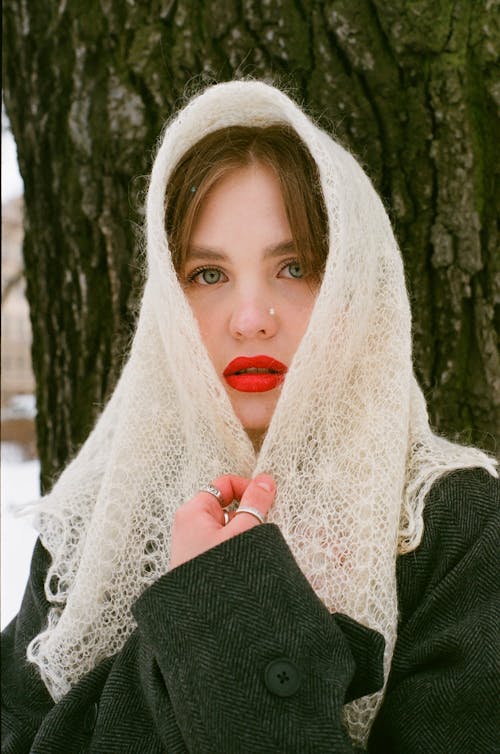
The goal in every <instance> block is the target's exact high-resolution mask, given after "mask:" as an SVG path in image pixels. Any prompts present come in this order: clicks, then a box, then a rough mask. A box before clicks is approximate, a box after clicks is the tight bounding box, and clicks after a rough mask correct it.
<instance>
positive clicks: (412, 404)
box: [28, 81, 496, 744]
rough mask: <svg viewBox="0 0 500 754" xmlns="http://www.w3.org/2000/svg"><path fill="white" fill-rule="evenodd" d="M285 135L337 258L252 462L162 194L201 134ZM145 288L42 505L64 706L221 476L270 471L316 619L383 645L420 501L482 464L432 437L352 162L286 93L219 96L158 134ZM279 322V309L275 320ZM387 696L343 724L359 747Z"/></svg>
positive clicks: (371, 207)
mask: <svg viewBox="0 0 500 754" xmlns="http://www.w3.org/2000/svg"><path fill="white" fill-rule="evenodd" d="M274 123H285V124H288V125H289V126H291V127H292V128H293V129H294V130H295V131H296V132H297V134H298V135H299V136H300V137H301V139H302V140H303V141H304V143H305V144H306V145H307V147H308V149H309V151H310V153H311V155H312V157H313V158H314V160H315V161H316V163H317V165H318V169H319V173H320V178H321V185H322V190H323V194H324V198H325V203H326V207H327V211H328V221H329V234H330V240H329V256H328V261H327V264H326V269H325V273H324V278H323V281H322V285H321V288H320V291H319V293H318V297H317V300H316V303H315V306H314V309H313V312H312V315H311V319H310V322H309V326H308V329H307V331H306V333H305V335H304V337H303V339H302V341H301V343H300V346H299V348H298V350H297V352H296V354H295V356H294V358H293V361H292V364H291V366H290V369H289V371H288V374H287V377H286V380H285V383H284V386H283V389H282V393H281V396H280V398H279V401H278V404H277V406H276V410H275V412H274V415H273V418H272V421H271V424H270V426H269V429H268V432H267V434H266V437H265V439H264V442H263V445H262V448H261V450H260V453H259V454H258V455H256V453H255V451H254V449H253V446H252V444H251V442H250V440H249V438H248V436H247V434H246V433H245V431H244V430H243V428H242V426H241V424H240V422H239V420H238V419H237V417H236V416H235V414H234V412H233V409H232V407H231V404H230V401H229V399H228V397H227V394H226V391H225V389H224V387H223V385H222V384H221V382H220V380H219V379H218V377H217V375H216V372H215V370H214V368H213V366H212V364H211V362H210V360H209V358H208V355H207V352H206V349H205V347H204V345H203V343H202V341H201V338H200V334H199V330H198V327H197V324H196V321H195V319H194V316H193V314H192V312H191V309H190V307H189V304H188V302H187V300H186V298H185V296H184V294H183V291H182V289H181V286H180V285H179V282H178V280H177V277H176V274H175V271H174V268H173V265H172V261H171V257H170V252H169V248H168V242H167V238H166V233H165V227H164V215H165V212H164V199H165V189H166V185H167V182H168V180H169V177H170V175H171V174H172V171H173V169H174V167H175V166H176V164H177V162H178V161H179V159H180V158H181V157H182V156H183V155H184V153H185V152H186V151H187V150H188V149H189V148H190V147H191V146H192V145H193V144H195V143H196V142H197V141H198V140H199V139H200V138H201V137H202V136H204V135H205V134H207V133H209V132H211V131H214V130H217V129H220V128H223V127H226V126H232V125H249V126H267V125H270V124H274ZM147 253H148V268H149V269H148V278H147V283H146V286H145V290H144V296H143V300H142V306H141V310H140V316H139V319H138V324H137V331H136V334H135V338H134V341H133V344H132V348H131V352H130V355H129V358H128V361H127V363H126V365H125V367H124V369H123V373H122V375H121V378H120V380H119V382H118V385H117V387H116V389H115V391H114V393H113V395H112V397H111V399H110V401H109V403H108V404H107V406H106V407H105V409H104V411H103V413H102V415H101V416H100V418H99V420H98V422H97V424H96V426H95V428H94V430H93V431H92V433H91V434H90V436H89V438H88V439H87V441H86V443H85V444H84V446H83V447H82V449H81V450H80V452H79V453H78V455H77V456H76V458H75V459H74V460H73V461H72V463H70V465H69V466H68V467H67V468H66V470H65V471H64V472H63V473H62V474H61V476H60V478H59V480H58V481H57V483H56V484H55V486H54V488H53V489H52V491H51V492H50V494H48V495H47V496H46V497H44V498H43V499H42V500H41V501H40V503H39V504H38V512H39V514H40V515H39V516H38V520H39V528H40V533H41V538H42V542H43V544H44V545H45V547H46V548H47V549H48V551H49V553H50V554H51V556H52V565H51V567H50V569H49V573H48V575H47V580H46V585H45V590H46V594H47V598H48V599H49V601H50V603H51V605H52V607H51V609H50V613H49V621H48V627H47V629H46V630H45V631H43V632H42V633H40V634H39V635H38V636H37V637H36V638H35V639H34V641H33V642H32V643H31V645H30V648H29V651H28V657H29V659H30V660H32V661H33V662H34V663H36V664H37V665H38V667H39V669H40V672H41V675H42V678H43V679H44V681H45V683H46V685H47V687H48V689H49V691H50V693H51V694H52V696H53V698H54V699H55V700H58V699H60V698H61V697H62V696H63V694H64V693H65V692H67V691H68V689H69V688H70V687H71V686H72V685H73V684H75V683H76V682H77V681H78V680H79V679H80V678H81V677H82V676H83V675H84V674H85V673H87V672H88V671H89V670H91V669H92V668H93V667H95V666H96V664H97V663H99V662H100V661H101V660H102V659H103V658H105V657H108V656H110V655H112V654H114V653H115V652H118V651H119V650H120V648H121V647H122V646H123V644H124V643H125V641H126V639H127V637H128V636H129V635H130V633H131V632H132V631H133V629H134V627H135V623H134V620H133V617H132V614H131V610H130V608H131V605H132V604H133V602H134V601H135V599H136V598H137V597H138V596H139V595H140V594H141V592H142V591H143V590H144V589H145V588H147V587H148V586H149V585H150V584H152V583H153V582H154V581H155V580H157V579H158V578H159V577H160V576H161V575H162V574H165V573H166V572H167V570H168V562H169V542H170V531H171V524H172V519H173V516H174V511H175V510H176V509H177V508H178V507H179V506H180V505H181V504H182V503H183V502H184V501H186V500H188V499H190V498H191V497H192V496H193V495H194V494H195V492H196V491H197V490H198V489H199V487H200V486H201V485H203V484H206V483H207V482H209V481H210V480H212V479H213V478H214V477H216V476H218V475H220V474H224V473H235V474H242V475H246V476H253V475H255V474H256V473H258V472H262V471H265V472H268V473H270V474H272V475H273V476H274V478H275V479H276V482H277V490H278V492H277V497H276V502H275V504H274V506H273V508H272V509H271V512H270V515H269V521H272V522H275V523H276V524H278V525H279V527H280V529H281V531H282V533H283V535H284V537H285V539H286V541H287V542H288V544H289V546H290V548H291V550H292V552H293V554H294V555H295V557H296V559H297V561H298V563H299V565H300V567H301V569H302V570H303V572H304V573H305V575H306V576H307V578H308V579H309V581H310V583H311V585H312V587H313V588H314V589H315V591H316V593H317V594H318V595H319V597H320V598H321V599H322V600H323V601H324V604H325V605H326V606H327V607H328V609H329V610H331V611H341V612H343V613H346V614H348V615H350V616H351V617H353V618H355V619H356V620H358V621H360V622H361V623H364V624H366V625H368V626H370V627H372V628H374V629H377V630H378V631H380V632H381V633H382V634H383V635H384V636H385V639H386V643H387V649H386V664H385V671H386V677H387V673H388V670H389V667H390V661H391V657H392V653H393V648H394V641H395V637H396V623H397V600H396V579H395V563H396V555H397V552H398V550H399V552H406V551H408V550H411V549H413V548H415V547H416V546H417V545H418V544H419V542H420V539H421V535H422V527H423V524H422V511H423V501H424V497H425V494H426V493H427V491H428V490H429V488H430V486H431V485H432V483H433V482H434V481H435V480H436V479H437V478H438V477H439V476H441V475H442V474H444V473H445V472H448V471H451V470H452V469H456V468H460V467H470V466H483V467H485V468H486V469H488V470H489V471H490V473H491V474H494V475H495V476H496V472H495V469H494V462H493V461H492V460H491V459H489V458H488V457H487V456H485V455H484V454H483V453H481V452H480V451H478V450H475V449H472V448H465V447H461V446H458V445H455V444H452V443H450V442H447V441H445V440H443V439H441V438H439V437H437V436H436V435H434V434H433V433H432V432H431V430H430V429H429V424H428V419H427V412H426V406H425V401H424V399H423V396H422V393H421V391H420V389H419V387H418V385H417V383H416V381H415V379H414V377H413V373H412V361H411V342H410V310H409V304H408V297H407V294H406V290H405V283H404V277H403V267H402V262H401V258H400V253H399V250H398V247H397V244H396V241H395V239H394V235H393V232H392V230H391V226H390V223H389V219H388V217H387V214H386V212H385V210H384V207H383V205H382V202H381V201H380V199H379V197H378V195H377V194H376V192H375V191H374V189H373V187H372V185H371V183H370V181H369V179H368V178H367V176H366V175H365V173H364V172H363V170H362V169H361V167H360V166H359V165H358V163H357V162H356V161H355V159H354V158H353V157H352V156H351V155H350V154H349V153H348V152H347V151H346V150H345V149H344V148H342V147H341V146H340V145H339V144H337V143H336V142H335V141H333V139H332V138H331V137H330V136H328V135H327V134H326V133H325V132H324V131H322V130H320V129H319V128H318V127H317V126H316V125H314V123H312V122H311V120H310V119H309V118H308V117H307V116H306V115H305V114H304V113H303V112H302V110H301V109H300V108H299V107H298V106H297V105H296V104H295V103H294V102H292V101H291V100H290V99H289V98H288V97H287V96H286V95H285V94H283V93H282V92H280V91H279V90H277V89H275V88H273V87H271V86H268V85H267V84H264V83H261V82H251V81H245V82H242V81H240V82H231V83H225V84H219V85H217V86H213V87H211V88H209V89H207V90H205V92H203V93H202V94H201V95H199V96H197V97H195V98H194V99H192V100H191V101H190V102H189V103H188V104H187V106H186V107H185V108H184V109H183V110H182V111H181V112H180V113H179V114H178V115H177V117H176V118H175V119H174V120H173V121H172V122H171V123H170V124H169V126H168V128H167V129H166V131H165V134H164V137H163V141H162V143H161V145H160V147H159V150H158V153H157V156H156V160H155V163H154V166H153V171H152V176H151V182H150V187H149V193H148V201H147ZM277 314H278V315H279V313H277ZM380 700H381V693H379V694H374V695H372V696H370V697H364V698H363V699H362V700H358V701H355V702H353V703H351V704H350V705H348V706H347V707H346V708H345V709H346V721H347V725H348V728H349V731H350V735H351V737H352V739H353V740H354V741H356V742H358V743H359V744H364V743H365V742H366V739H367V736H368V732H369V729H370V725H371V723H372V722H373V718H374V716H375V713H376V709H377V706H378V704H379V703H380Z"/></svg>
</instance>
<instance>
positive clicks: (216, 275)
mask: <svg viewBox="0 0 500 754" xmlns="http://www.w3.org/2000/svg"><path fill="white" fill-rule="evenodd" d="M198 274H199V275H200V277H201V279H202V280H203V282H204V283H205V284H206V285H215V283H220V280H221V271H220V270H202V271H201V272H200V273H198Z"/></svg>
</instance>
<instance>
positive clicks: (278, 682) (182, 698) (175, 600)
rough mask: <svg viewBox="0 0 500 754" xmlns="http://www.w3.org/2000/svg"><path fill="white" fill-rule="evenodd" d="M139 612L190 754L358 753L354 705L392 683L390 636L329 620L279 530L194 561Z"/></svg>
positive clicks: (257, 531) (154, 591)
mask: <svg viewBox="0 0 500 754" xmlns="http://www.w3.org/2000/svg"><path fill="white" fill-rule="evenodd" d="M134 614H135V617H136V620H137V623H138V628H139V633H140V634H141V636H142V637H143V641H144V643H145V644H146V645H148V646H149V647H150V648H151V651H152V654H153V656H154V658H155V660H156V663H157V665H158V668H159V672H160V674H161V677H162V679H163V681H164V684H165V687H166V689H167V690H168V693H169V697H170V699H171V701H172V705H173V708H174V713H175V718H176V720H177V723H178V725H179V727H180V729H181V731H182V735H183V738H184V740H185V741H186V745H187V748H188V749H189V751H190V752H199V753H200V754H202V753H204V752H212V751H214V752H215V751H217V752H234V753H235V754H236V752H252V754H259V753H260V752H262V754H264V753H265V754H273V752H287V754H293V753H294V752H297V753H299V752H300V753H301V754H304V752H315V753H316V754H321V753H322V752H325V753H326V752H329V753H331V752H339V753H341V752H352V751H354V749H353V747H352V743H351V742H350V740H349V738H348V736H347V734H346V733H345V731H344V729H343V726H342V706H343V704H344V702H345V701H346V700H347V699H350V698H353V697H354V696H358V695H362V694H365V693H370V692H372V691H375V690H377V689H378V688H380V686H381V685H382V682H383V674H382V657H383V649H384V641H383V638H382V637H381V636H380V635H379V634H377V633H376V632H374V631H370V630H369V629H367V628H364V627H363V626H360V625H359V624H357V623H355V621H351V620H350V619H349V618H347V617H346V616H334V615H331V614H330V613H329V612H328V610H327V609H326V608H325V607H324V605H323V604H322V602H321V601H320V600H319V599H318V598H317V596H316V594H315V592H314V591H313V589H312V588H311V586H310V585H309V583H308V582H307V580H306V579H305V577H304V576H303V574H302V572H301V570H300V569H299V567H298V565H297V563H296V562H295V560H294V558H293V556H292V554H291V552H290V550H289V548H288V546H287V545H286V543H285V541H284V539H283V537H282V535H281V534H280V531H279V529H278V528H277V527H276V526H274V525H272V524H264V525H262V526H257V527H254V528H253V529H251V530H250V531H248V532H245V533H244V534H242V535H240V536H237V537H234V538H232V539H230V540H228V541H226V542H224V543H223V544H221V545H219V546H218V547H215V548H213V549H212V550H209V551H208V552H206V553H204V554H203V555H200V556H199V557H197V558H195V559H193V560H191V561H189V562H187V563H184V564H182V565H181V566H179V567H178V568H176V569H174V570H173V571H171V572H170V573H169V574H168V575H167V576H166V577H163V578H162V579H160V580H159V581H158V582H157V583H156V584H155V585H153V587H151V588H150V589H148V590H147V591H146V592H145V593H144V594H143V595H142V596H141V597H140V598H139V600H138V601H137V602H136V604H135V606H134Z"/></svg>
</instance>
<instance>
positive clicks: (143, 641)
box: [2, 470, 500, 754]
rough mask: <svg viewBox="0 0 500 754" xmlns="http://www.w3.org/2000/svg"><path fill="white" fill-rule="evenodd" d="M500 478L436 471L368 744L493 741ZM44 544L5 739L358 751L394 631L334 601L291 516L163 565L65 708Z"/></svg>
mask: <svg viewBox="0 0 500 754" xmlns="http://www.w3.org/2000/svg"><path fill="white" fill-rule="evenodd" d="M499 498H500V494H499V483H498V481H497V480H494V479H493V478H492V477H490V476H489V475H488V474H487V473H486V472H484V471H482V470H476V471H461V472H456V473H454V474H452V475H450V476H448V477H446V478H444V479H442V480H441V481H440V482H439V483H438V484H436V485H435V487H434V488H433V490H432V491H431V493H430V494H429V496H428V500H427V503H426V509H425V533H424V538H423V541H422V544H421V545H420V547H419V548H418V549H417V550H416V551H415V552H412V553H409V554H408V555H404V556H401V557H400V558H399V559H398V563H397V577H398V595H399V609H400V621H399V629H398V639H397V644H396V649H395V652H394V657H393V662H392V670H391V675H390V678H389V683H388V686H387V691H386V695H385V699H384V703H383V705H382V708H381V710H380V712H379V714H378V717H377V720H376V722H375V725H374V727H373V729H372V733H371V738H370V743H369V751H371V752H381V753H382V752H383V754H388V753H390V752H401V753H402V754H412V753H413V752H422V753H424V752H425V754H445V753H448V752H449V753H450V754H452V753H453V754H455V753H456V754H488V753H490V752H491V753H493V752H498V751H499V750H500V737H499V731H498V724H499V709H498V698H499V695H498V691H499V689H498V676H497V671H498V623H499V602H498V585H499V580H498V565H497V560H498V536H499V530H500V527H499V523H500V522H499V512H500V505H499V502H500V500H499ZM47 565H48V556H47V553H46V552H45V550H44V549H43V548H42V547H41V545H40V544H38V545H37V547H36V549H35V554H34V557H33V562H32V568H31V575H30V581H29V584H28V587H27V590H26V594H25V597H24V601H23V604H22V607H21V611H20V613H19V615H18V617H17V619H16V620H14V621H13V622H12V623H11V624H10V625H9V626H8V628H7V629H6V630H5V632H4V634H3V635H2V665H3V671H2V706H3V710H2V727H3V737H2V742H3V743H2V751H3V752H5V754H7V753H8V752H9V753H15V754H21V752H28V751H32V752H37V753H39V754H41V753H42V752H47V753H48V752H51V754H52V753H53V752H62V753H64V754H73V753H75V754H76V752H84V751H85V752H94V753H95V754H128V753H129V752H130V754H132V752H136V753H137V754H153V753H154V752H168V754H180V752H186V751H189V752H197V753H199V754H232V753H233V752H234V753H235V754H236V752H241V753H242V754H253V753H254V752H255V753H257V752H259V753H262V754H274V753H277V752H282V753H283V754H292V753H295V752H296V753H297V754H307V753H308V752H311V754H322V753H323V752H352V751H354V749H353V747H352V745H351V743H350V742H349V740H348V738H347V736H346V734H345V732H344V731H343V728H342V724H341V710H342V704H343V703H344V701H346V700H347V699H350V698H355V697H357V696H359V695H362V694H364V693H368V692H370V691H373V690H375V689H377V688H378V687H380V684H381V682H382V674H381V668H382V663H381V658H382V651H383V640H382V638H381V637H380V636H379V635H378V634H377V633H375V632H373V631H369V630H368V629H366V628H364V627H362V626H360V625H359V624H357V623H355V622H354V621H352V620H350V619H349V618H348V617H346V616H341V615H330V613H329V612H328V611H327V610H326V609H325V608H324V607H323V605H322V603H321V602H320V601H319V600H318V599H317V597H316V595H315V593H314V592H313V590H312V589H311V587H310V586H309V584H308V582H307V581H306V579H305V578H304V576H303V574H302V573H301V571H300V570H299V568H298V566H297V565H296V563H295V561H294V559H293V557H292V555H291V553H290V550H289V549H288V547H287V545H286V543H285V541H284V540H283V538H282V536H281V534H280V532H279V529H278V528H277V527H276V526H274V525H272V524H268V525H263V526H256V527H255V528H253V529H251V530H250V531H248V532H246V533H244V534H242V535H240V536H238V537H235V538H233V539H230V540H229V541H227V542H224V543H223V544H221V545H219V546H218V547H216V548H214V549H212V550H210V551H208V552H206V553H204V554H203V555H201V556H199V557H197V558H195V559H194V560H192V561H190V562H188V563H185V564H184V565H182V566H180V567H179V568H176V569H175V570H174V571H171V572H170V573H168V574H166V575H165V576H163V577H162V578H160V579H159V580H158V581H157V582H156V584H154V585H153V586H152V587H151V588H149V589H148V590H147V591H145V592H144V593H143V594H142V596H141V597H140V598H139V600H138V601H137V602H136V603H135V606H134V615H135V617H136V620H137V624H138V628H137V629H136V630H135V631H134V633H133V634H132V636H131V637H130V638H129V640H128V641H127V643H126V644H125V646H124V648H123V649H122V651H121V652H120V653H119V654H117V655H115V656H114V657H110V658H108V659H106V660H104V661H103V662H102V663H101V664H100V665H99V666H98V667H96V668H95V669H94V670H93V671H92V672H91V673H89V674H88V675H87V676H85V677H84V678H83V679H82V680H81V681H80V682H79V683H78V684H77V685H76V686H75V687H73V688H72V690H71V691H70V692H69V693H68V694H67V695H66V696H65V697H64V699H63V700H62V701H60V702H59V703H58V704H57V705H54V704H53V702H52V700H51V699H50V697H49V695H48V693H47V691H46V689H45V687H44V685H43V683H42V682H41V680H40V678H39V676H38V674H37V672H36V669H35V668H33V667H32V666H30V665H28V664H27V662H26V660H25V651H26V645H27V643H28V641H29V640H30V639H31V638H32V637H33V636H34V635H35V634H36V633H38V631H39V630H40V628H41V627H42V626H43V624H44V621H45V616H46V612H47V608H48V605H47V602H46V600H45V597H44V593H43V578H44V574H45V571H46V569H47Z"/></svg>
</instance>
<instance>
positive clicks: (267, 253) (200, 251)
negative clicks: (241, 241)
mask: <svg viewBox="0 0 500 754" xmlns="http://www.w3.org/2000/svg"><path fill="white" fill-rule="evenodd" d="M295 250H296V249H295V242H294V241H292V240H289V241H281V242H280V243H277V244H271V245H270V246H266V248H265V249H264V258H269V257H280V256H283V254H289V253H290V252H292V251H293V252H295ZM196 259H210V260H212V261H213V262H223V261H224V260H225V259H227V255H226V254H224V253H223V252H222V251H220V250H219V249H211V248H208V247H205V246H193V247H191V248H190V249H189V251H188V253H187V257H186V261H187V260H189V261H190V262H191V261H194V260H196Z"/></svg>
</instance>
